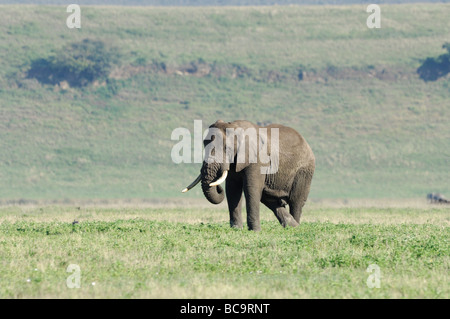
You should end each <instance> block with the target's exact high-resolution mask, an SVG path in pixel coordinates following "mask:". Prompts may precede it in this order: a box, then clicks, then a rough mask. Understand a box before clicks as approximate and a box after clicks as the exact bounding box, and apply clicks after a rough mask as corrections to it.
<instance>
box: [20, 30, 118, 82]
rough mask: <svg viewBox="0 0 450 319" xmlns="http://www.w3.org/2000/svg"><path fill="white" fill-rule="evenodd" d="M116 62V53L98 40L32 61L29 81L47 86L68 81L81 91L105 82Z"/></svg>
mask: <svg viewBox="0 0 450 319" xmlns="http://www.w3.org/2000/svg"><path fill="white" fill-rule="evenodd" d="M118 61H119V53H118V52H117V49H115V48H112V47H109V46H107V45H106V44H105V43H104V42H102V41H99V40H91V39H84V40H83V41H81V42H76V43H71V44H69V45H67V46H65V47H64V48H62V49H61V50H59V51H57V52H56V54H55V55H53V56H50V57H49V58H46V59H37V60H34V61H33V62H32V63H31V67H30V69H29V71H28V77H32V78H36V79H37V80H39V81H40V82H42V83H47V84H57V83H60V82H62V81H67V82H68V83H69V84H70V86H76V87H81V86H86V85H88V84H90V83H92V82H94V81H96V80H98V81H101V80H105V79H107V77H108V75H109V73H110V71H111V68H112V66H113V65H114V64H117V63H118Z"/></svg>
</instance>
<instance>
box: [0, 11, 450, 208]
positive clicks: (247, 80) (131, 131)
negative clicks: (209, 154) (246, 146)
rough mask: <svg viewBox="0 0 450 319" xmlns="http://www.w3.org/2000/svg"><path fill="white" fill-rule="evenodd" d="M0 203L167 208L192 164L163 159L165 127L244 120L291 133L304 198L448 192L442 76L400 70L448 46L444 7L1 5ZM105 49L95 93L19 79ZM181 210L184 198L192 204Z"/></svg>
mask: <svg viewBox="0 0 450 319" xmlns="http://www.w3.org/2000/svg"><path fill="white" fill-rule="evenodd" d="M1 11H2V13H3V14H2V20H1V22H0V112H1V113H0V117H1V121H0V149H1V152H0V199H3V200H5V199H20V198H24V199H62V198H149V197H151V198H157V197H175V196H180V195H181V194H180V193H179V192H180V190H181V189H182V188H183V187H184V186H186V184H187V183H189V182H190V181H191V180H192V179H193V178H194V177H195V176H196V174H197V172H198V170H199V168H200V165H199V164H181V165H176V164H174V163H172V161H171V157H170V154H171V149H172V146H173V145H174V144H175V143H176V142H175V141H172V140H171V139H170V136H171V132H172V131H173V130H174V129H175V128H177V127H187V128H188V129H190V130H191V131H192V130H193V121H194V120H195V119H201V120H203V121H204V126H205V128H206V125H208V124H209V123H211V122H214V121H215V120H217V119H219V118H220V119H223V120H234V119H243V118H245V119H249V120H251V121H253V122H274V123H277V122H279V123H283V124H285V125H289V126H292V127H294V128H296V129H297V130H298V131H299V132H300V133H301V134H302V135H303V136H304V137H305V138H306V139H307V140H308V142H309V143H310V145H311V147H312V148H313V150H314V152H315V154H316V158H317V170H316V175H315V178H314V181H313V186H312V191H311V196H312V197H314V198H338V197H341V198H342V197H349V198H350V197H351V198H383V197H391V198H394V197H401V198H402V197H403V198H410V197H423V196H425V194H426V193H427V192H431V191H439V192H442V193H444V194H445V193H447V194H449V193H450V185H449V183H448V180H450V173H449V169H448V168H449V159H450V151H449V149H450V148H449V146H450V129H449V126H448V114H449V108H450V107H449V105H450V103H449V99H450V83H449V77H448V76H447V77H446V78H442V79H440V80H438V81H435V82H423V81H422V80H420V79H419V78H418V76H417V74H416V72H415V71H416V69H417V67H418V66H419V65H420V63H421V61H422V60H423V59H425V58H426V57H430V56H431V57H435V56H438V55H440V54H442V53H443V50H442V48H441V47H442V44H443V43H444V42H448V41H450V39H449V37H448V35H449V34H450V25H449V23H448V17H449V16H450V5H445V4H427V5H414V6H406V5H385V6H383V10H382V28H381V29H368V28H367V26H366V19H367V17H368V14H367V13H366V12H365V6H362V5H356V6H339V7H332V6H323V7H246V8H229V7H225V8H224V7H221V8H216V7H208V8H163V7H161V8H151V7H146V8H133V7H120V8H119V7H86V8H83V10H82V28H81V29H79V30H76V29H68V28H67V27H66V26H65V22H66V21H65V20H66V18H67V15H68V14H67V13H66V12H65V7H45V6H27V7H20V6H2V7H1ZM85 38H91V39H100V40H102V41H105V42H107V43H109V44H111V45H114V46H117V47H120V48H121V51H122V57H123V58H122V63H121V66H119V67H117V68H116V69H115V70H113V72H112V74H111V76H110V80H109V81H108V82H107V83H97V85H94V86H92V87H87V88H81V89H80V88H67V87H65V86H64V85H62V86H59V85H56V86H52V85H45V84H41V83H39V82H38V81H37V80H35V79H29V78H27V77H26V75H25V74H26V71H27V70H28V69H29V66H30V64H31V62H32V61H33V60H35V59H38V58H46V57H48V56H50V55H51V54H52V52H55V51H57V50H59V49H61V48H62V47H64V46H65V45H66V44H68V43H72V42H75V41H81V40H82V39H85ZM184 196H186V197H200V196H201V193H200V191H199V190H194V191H192V192H190V193H189V194H187V195H184Z"/></svg>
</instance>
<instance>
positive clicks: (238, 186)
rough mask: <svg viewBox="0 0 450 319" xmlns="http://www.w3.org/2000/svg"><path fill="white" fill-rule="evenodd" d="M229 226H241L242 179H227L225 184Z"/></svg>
mask: <svg viewBox="0 0 450 319" xmlns="http://www.w3.org/2000/svg"><path fill="white" fill-rule="evenodd" d="M225 191H226V193H227V202H228V211H229V212H230V226H231V227H233V228H242V225H243V224H242V180H234V179H227V181H226V185H225Z"/></svg>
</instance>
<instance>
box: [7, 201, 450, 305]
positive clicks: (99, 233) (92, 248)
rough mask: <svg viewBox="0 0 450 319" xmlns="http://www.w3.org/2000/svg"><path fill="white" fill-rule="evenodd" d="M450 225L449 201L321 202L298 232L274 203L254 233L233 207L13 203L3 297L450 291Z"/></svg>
mask: <svg viewBox="0 0 450 319" xmlns="http://www.w3.org/2000/svg"><path fill="white" fill-rule="evenodd" d="M74 220H76V221H78V223H75V224H73V221H74ZM449 222H450V219H449V211H448V208H444V207H439V206H435V207H428V208H417V207H416V208H414V207H410V208H406V207H403V208H398V207H397V208H380V207H378V208H377V207H366V208H364V207H362V208H361V207H359V208H356V207H355V208H330V207H325V206H321V205H311V206H310V207H308V209H306V210H305V213H304V216H303V222H302V224H301V225H300V227H298V228H295V229H293V228H291V229H283V228H282V227H281V226H280V225H279V224H278V222H277V221H276V220H275V217H274V216H272V213H271V212H269V211H268V210H266V209H263V211H262V231H261V232H259V233H254V232H249V231H247V230H235V229H231V228H229V226H228V223H227V213H226V211H225V210H224V209H212V208H155V207H140V208H132V207H108V208H100V207H71V206H58V207H51V206H48V207H45V206H44V207H40V206H11V207H3V208H1V209H0V247H1V249H0V297H1V298H447V299H448V298H449V285H448V281H449V275H448V274H449V261H450V258H449V256H450V248H449V235H450V233H449ZM71 264H76V265H78V266H79V267H80V271H81V273H80V274H81V288H79V289H77V288H73V289H69V288H68V287H67V285H66V280H67V278H68V277H69V276H70V275H72V273H68V272H67V271H66V270H67V267H68V266H69V265H71ZM372 264H376V265H378V266H379V267H380V268H379V269H380V272H381V278H380V288H369V287H368V286H367V280H368V278H369V276H370V275H371V274H372V273H368V272H367V271H366V270H367V268H368V267H369V265H372Z"/></svg>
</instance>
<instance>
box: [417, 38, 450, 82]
mask: <svg viewBox="0 0 450 319" xmlns="http://www.w3.org/2000/svg"><path fill="white" fill-rule="evenodd" d="M442 48H443V49H446V50H447V51H448V53H445V54H442V55H440V56H438V57H437V58H427V59H426V60H425V61H424V62H423V63H422V65H421V66H420V67H419V68H418V69H417V73H418V74H419V76H420V78H421V79H422V80H424V81H436V80H437V79H439V78H440V77H443V76H446V75H447V74H448V73H450V42H448V43H444V45H443V46H442Z"/></svg>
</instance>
